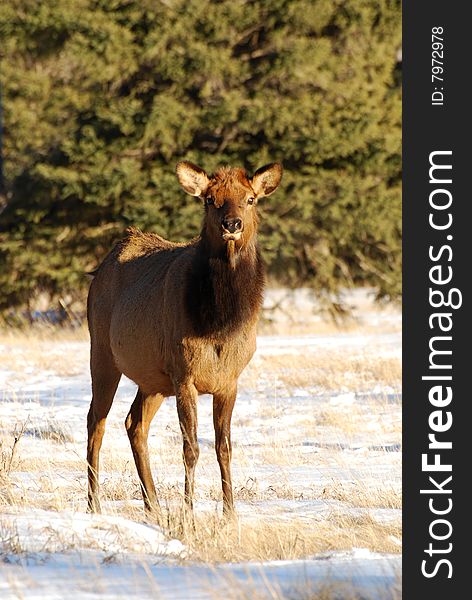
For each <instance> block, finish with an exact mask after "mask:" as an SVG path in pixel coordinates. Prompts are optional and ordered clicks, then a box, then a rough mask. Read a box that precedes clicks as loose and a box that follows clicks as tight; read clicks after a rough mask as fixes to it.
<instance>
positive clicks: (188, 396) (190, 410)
mask: <svg viewBox="0 0 472 600" xmlns="http://www.w3.org/2000/svg"><path fill="white" fill-rule="evenodd" d="M175 387H176V398H177V413H178V415H179V423H180V430H181V431H182V437H183V459H184V466H185V503H186V505H187V507H188V508H189V509H190V510H193V491H194V475H195V466H196V464H197V461H198V456H199V454H200V450H199V447H198V439H197V424H198V422H197V401H198V392H197V390H196V388H195V386H194V385H193V383H186V384H183V385H178V386H175Z"/></svg>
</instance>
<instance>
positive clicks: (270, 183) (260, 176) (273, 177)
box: [251, 163, 283, 197]
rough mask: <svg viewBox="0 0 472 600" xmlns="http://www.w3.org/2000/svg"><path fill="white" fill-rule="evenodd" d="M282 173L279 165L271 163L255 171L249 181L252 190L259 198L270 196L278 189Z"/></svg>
mask: <svg viewBox="0 0 472 600" xmlns="http://www.w3.org/2000/svg"><path fill="white" fill-rule="evenodd" d="M282 173H283V169H282V165H281V164H280V163H271V164H270V165H265V166H264V167H261V168H260V169H257V171H256V172H255V173H254V177H253V178H252V179H251V185H252V187H253V190H254V191H255V192H256V194H257V195H258V196H259V197H262V196H270V194H272V192H275V190H276V189H277V188H278V187H279V183H280V180H281V179H282Z"/></svg>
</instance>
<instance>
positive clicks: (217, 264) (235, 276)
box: [185, 235, 265, 338]
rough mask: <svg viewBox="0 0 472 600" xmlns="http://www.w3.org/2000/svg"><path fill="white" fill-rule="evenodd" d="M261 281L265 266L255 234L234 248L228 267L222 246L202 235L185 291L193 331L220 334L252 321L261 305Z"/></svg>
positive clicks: (262, 287) (215, 335) (225, 333)
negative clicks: (235, 258)
mask: <svg viewBox="0 0 472 600" xmlns="http://www.w3.org/2000/svg"><path fill="white" fill-rule="evenodd" d="M264 283H265V269H264V264H263V261H262V257H261V255H260V251H259V247H258V244H257V239H256V237H255V236H254V237H253V238H252V239H251V240H250V241H249V242H248V243H247V244H245V245H244V246H243V247H242V248H240V249H239V250H238V255H237V260H236V264H235V266H234V268H232V267H231V266H230V264H229V261H228V257H227V251H226V246H225V245H221V246H220V247H219V248H218V249H216V248H215V247H214V246H213V245H212V244H211V243H209V240H207V239H206V237H205V235H202V237H201V238H200V240H199V242H198V243H197V246H196V252H195V256H194V259H193V262H192V265H191V268H190V270H189V274H188V277H187V289H186V293H185V296H186V308H187V312H188V316H189V317H190V320H191V323H192V326H193V329H194V332H195V334H196V335H198V336H204V337H213V338H218V337H224V336H226V335H228V334H229V333H231V332H233V331H236V330H238V329H240V328H241V327H243V326H244V325H245V324H247V323H249V322H252V321H255V320H256V319H257V315H258V313H259V310H260V308H261V305H262V295H263V291H264Z"/></svg>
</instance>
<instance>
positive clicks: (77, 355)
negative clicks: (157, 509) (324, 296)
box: [0, 290, 401, 600]
mask: <svg viewBox="0 0 472 600" xmlns="http://www.w3.org/2000/svg"><path fill="white" fill-rule="evenodd" d="M348 299H349V301H350V302H351V303H352V305H354V306H355V308H356V314H357V317H358V319H357V321H356V322H354V323H351V324H350V325H349V326H347V327H345V328H344V329H341V330H337V329H335V328H334V327H333V326H327V325H326V324H324V323H323V322H321V321H320V320H319V319H318V317H317V316H316V315H313V314H312V313H311V311H310V302H311V301H310V297H309V294H308V293H307V292H304V291H300V292H299V293H298V294H297V295H296V296H295V297H294V298H293V299H287V298H286V292H284V291H280V290H274V291H271V293H270V294H269V295H268V298H267V300H266V305H267V306H268V307H269V308H270V307H271V306H272V307H275V308H274V310H272V311H271V312H270V313H269V314H270V318H271V323H270V324H269V325H268V326H267V327H266V331H269V332H270V333H271V335H261V336H259V339H258V350H257V353H256V356H255V357H254V359H253V361H252V362H251V364H250V365H249V367H248V368H247V369H246V371H245V372H244V373H243V375H242V377H241V379H240V385H239V394H238V400H237V403H236V408H235V412H234V417H233V430H232V431H233V433H232V437H233V440H234V442H233V445H234V454H233V483H234V488H235V500H236V508H237V512H238V521H237V523H236V524H233V525H231V527H232V529H228V532H229V533H228V534H227V543H225V539H226V538H224V536H223V534H222V531H225V527H230V526H229V525H225V524H224V523H222V522H221V519H220V516H218V515H221V497H220V496H221V494H220V480H219V469H218V466H217V463H216V460H215V455H214V449H213V426H212V418H211V397H206V396H203V397H201V399H200V404H199V442H200V448H201V455H200V460H199V464H198V467H197V472H196V502H195V508H196V518H197V523H196V533H195V534H192V535H189V534H188V532H187V534H186V535H183V534H182V531H180V529H179V527H172V524H174V525H175V523H176V522H177V521H178V520H177V519H174V517H173V516H172V515H175V514H177V513H178V512H179V509H180V504H181V493H182V486H183V475H184V473H183V466H182V463H181V438H180V430H179V425H178V420H177V414H176V409H175V399H172V398H169V399H168V400H167V401H166V402H165V403H164V404H163V406H162V407H161V409H160V410H159V412H158V414H157V416H156V418H155V420H154V423H153V426H152V428H151V434H150V439H149V444H150V451H151V457H152V465H153V472H154V477H155V480H156V487H157V489H158V493H159V496H160V498H161V505H162V506H163V510H164V512H165V513H166V514H167V523H168V524H169V527H166V526H165V524H164V523H161V526H158V525H157V524H151V523H146V522H145V520H144V515H143V512H142V506H141V505H142V501H141V499H140V493H139V486H138V482H137V478H136V473H135V468H134V464H133V461H132V455H131V451H130V449H129V445H128V440H127V436H126V433H125V430H124V426H123V423H124V419H125V417H126V414H127V411H128V409H129V406H130V403H131V401H132V399H133V397H134V393H135V385H134V384H133V383H132V382H131V381H129V380H126V379H123V380H122V382H121V383H120V387H119V389H118V392H117V396H116V399H115V402H114V405H113V407H112V410H111V413H110V416H109V418H108V422H107V432H106V435H105V439H104V443H103V447H102V454H101V458H102V460H101V476H100V479H101V482H102V491H101V495H102V499H103V500H102V507H103V512H104V514H103V515H100V516H91V515H87V514H86V513H85V497H86V474H85V460H84V454H85V441H86V413H87V410H88V405H89V402H90V378H89V372H88V342H87V340H86V338H85V335H84V334H78V335H77V336H76V339H74V340H72V341H71V340H64V339H61V340H54V339H43V340H37V339H34V338H28V337H21V336H19V337H14V336H13V337H8V336H4V337H3V338H1V339H0V354H1V356H2V363H1V364H0V395H1V396H0V397H1V398H2V402H1V404H0V444H1V446H0V452H1V456H0V559H1V564H0V597H1V598H65V597H67V598H71V599H75V598H94V597H100V598H117V597H126V598H182V599H192V598H223V597H225V598H228V600H230V599H232V598H238V599H239V598H256V597H263V598H293V599H308V598H315V597H317V594H318V593H320V592H321V591H323V593H325V594H328V595H327V596H323V598H325V597H333V598H337V597H338V598H346V599H348V598H350V597H359V598H361V597H362V598H372V599H373V598H399V597H400V585H401V556H400V554H399V552H400V550H401V510H400V507H401V390H400V360H401V331H400V327H401V322H400V314H399V311H398V310H397V309H394V308H392V307H389V308H386V309H384V310H380V309H378V308H375V309H374V308H373V307H372V305H371V303H370V301H369V298H368V297H367V295H366V294H365V292H362V291H359V292H356V293H354V294H351V295H350V296H349V298H348ZM279 304H280V305H279ZM287 315H288V316H287ZM276 331H282V332H283V335H275V334H274V335H272V333H275V332H276ZM81 335H82V337H83V339H80V337H81ZM212 527H214V529H212ZM213 538H214V539H213ZM218 552H221V556H219V555H218ZM330 593H331V596H330V595H329V594H330ZM257 594H258V595H259V596H257ZM355 594H357V595H355Z"/></svg>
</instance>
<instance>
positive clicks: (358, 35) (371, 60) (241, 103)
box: [0, 0, 401, 308]
mask: <svg viewBox="0 0 472 600" xmlns="http://www.w3.org/2000/svg"><path fill="white" fill-rule="evenodd" d="M400 35H401V8H400V3H399V2H398V1H392V0H378V1H373V0H344V1H342V2H331V1H328V0H316V1H314V0H249V1H235V0H221V1H216V0H185V1H183V0H173V1H169V2H157V1H153V0H75V1H74V2H68V1H65V0H42V1H41V2H36V0H5V1H4V2H3V3H2V4H1V6H0V36H1V40H2V43H1V49H0V52H1V53H2V69H1V81H0V83H1V86H2V89H3V108H4V116H3V121H4V123H3V125H4V144H3V145H4V171H5V179H6V184H7V192H8V194H7V205H6V207H5V209H4V210H3V212H2V213H1V214H0V236H1V237H0V287H1V289H2V294H1V297H0V308H6V307H8V306H12V305H17V304H21V303H25V302H27V301H28V300H30V299H31V298H33V297H34V295H35V294H36V293H37V292H38V291H43V290H44V291H47V292H49V293H50V294H51V295H52V296H55V295H60V294H64V293H65V292H68V291H81V292H84V290H85V289H86V287H87V279H86V277H85V275H84V273H85V272H86V271H87V270H91V269H93V268H94V267H95V266H96V264H97V263H98V262H99V261H100V260H101V259H102V258H103V256H104V255H105V253H106V252H107V251H108V250H109V249H110V247H111V245H112V243H113V241H114V240H115V239H117V238H120V237H122V235H123V233H124V230H125V228H126V227H127V226H129V225H135V226H138V227H141V228H143V229H145V230H148V231H156V232H158V233H160V234H161V235H164V236H165V237H169V238H170V239H174V240H184V239H189V238H190V237H192V236H194V235H195V234H197V233H198V229H199V224H200V222H201V216H202V209H201V207H200V206H199V203H198V202H197V201H192V200H191V199H189V198H188V197H187V196H185V194H183V193H182V192H181V191H180V189H179V186H178V184H177V182H176V179H175V176H174V167H175V163H176V162H177V161H179V160H182V159H187V160H191V161H193V162H195V163H197V164H199V165H200V166H202V167H203V168H205V169H206V170H208V171H211V170H212V169H214V168H216V167H217V166H218V165H220V164H232V165H241V166H244V167H246V168H247V169H248V171H254V170H255V169H256V168H257V167H259V166H261V165H262V164H264V163H266V162H271V161H275V160H279V161H282V162H283V164H284V167H285V176H284V180H283V185H282V187H281V190H280V191H279V192H278V193H277V194H275V195H274V196H273V197H271V198H268V199H267V200H265V201H263V202H261V205H260V208H261V212H262V213H263V214H262V219H261V241H262V244H263V251H264V256H265V258H266V260H267V262H268V267H269V273H270V274H271V275H272V276H273V277H274V278H276V279H277V280H279V281H280V282H281V283H284V284H289V285H300V284H305V285H310V286H312V287H313V288H314V289H316V290H317V291H318V292H319V293H321V294H326V293H330V294H331V293H334V292H336V291H337V290H338V289H339V288H340V287H346V286H349V285H357V284H365V285H373V286H375V287H376V288H377V289H378V292H379V296H387V297H395V296H398V294H399V293H400V285H401V279H400V278H401V264H400V260H401V254H400V250H401V203H400V185H401V180H400V177H401V155H400V152H401V150H400V146H401V129H400V127H401V104H400V96H401V83H400V73H399V64H398V58H397V54H398V51H399V48H400V43H401V42H400Z"/></svg>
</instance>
